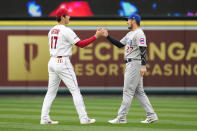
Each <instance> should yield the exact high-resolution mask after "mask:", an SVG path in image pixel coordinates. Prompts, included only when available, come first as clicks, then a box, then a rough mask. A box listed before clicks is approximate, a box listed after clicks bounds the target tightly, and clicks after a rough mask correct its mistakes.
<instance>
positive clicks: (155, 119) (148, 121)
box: [141, 117, 158, 124]
mask: <svg viewBox="0 0 197 131" xmlns="http://www.w3.org/2000/svg"><path fill="white" fill-rule="evenodd" d="M157 120H158V118H157V117H155V118H146V120H144V121H141V123H145V124H149V123H153V122H155V121H157Z"/></svg>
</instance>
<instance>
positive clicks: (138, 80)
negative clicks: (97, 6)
mask: <svg viewBox="0 0 197 131" xmlns="http://www.w3.org/2000/svg"><path fill="white" fill-rule="evenodd" d="M127 20H128V22H127V23H128V28H129V29H131V31H130V32H128V33H127V35H126V36H125V37H123V38H122V40H120V42H119V41H117V40H115V39H114V38H112V37H111V36H109V35H108V32H107V30H104V36H105V37H107V39H108V40H109V41H110V42H111V43H112V44H114V45H115V46H117V47H118V48H122V47H124V46H125V55H124V58H125V63H126V69H125V74H124V88H123V100H122V104H121V106H120V109H119V111H118V116H117V118H115V119H113V120H109V121H108V122H109V123H112V124H119V123H127V120H126V115H127V114H128V112H129V109H130V105H131V102H132V99H133V97H134V96H136V97H137V99H138V100H139V102H140V103H141V105H142V106H143V108H144V110H145V111H146V117H147V118H146V119H145V120H144V121H141V123H152V122H154V121H157V120H158V117H157V115H156V113H155V112H154V110H153V108H152V106H151V104H150V101H149V99H148V97H147V96H146V94H145V92H144V89H143V75H144V73H145V72H146V47H147V45H146V37H145V34H144V32H143V30H142V29H141V28H140V21H141V17H140V16H139V15H138V14H132V15H130V16H129V17H128V18H127Z"/></svg>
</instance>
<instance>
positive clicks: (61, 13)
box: [56, 8, 69, 18]
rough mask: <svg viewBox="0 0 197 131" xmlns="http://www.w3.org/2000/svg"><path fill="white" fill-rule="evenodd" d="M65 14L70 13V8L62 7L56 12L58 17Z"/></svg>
mask: <svg viewBox="0 0 197 131" xmlns="http://www.w3.org/2000/svg"><path fill="white" fill-rule="evenodd" d="M63 15H69V13H68V10H67V9H66V8H60V9H58V10H57V12H56V17H57V18H60V17H61V16H63Z"/></svg>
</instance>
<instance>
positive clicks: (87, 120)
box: [80, 118, 96, 124]
mask: <svg viewBox="0 0 197 131" xmlns="http://www.w3.org/2000/svg"><path fill="white" fill-rule="evenodd" d="M95 122H96V120H95V119H90V118H86V119H82V120H80V123H81V124H91V123H95Z"/></svg>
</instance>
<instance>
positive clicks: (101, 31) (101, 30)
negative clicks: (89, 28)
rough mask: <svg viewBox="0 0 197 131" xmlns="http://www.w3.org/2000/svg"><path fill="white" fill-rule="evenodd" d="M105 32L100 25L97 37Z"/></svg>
mask: <svg viewBox="0 0 197 131" xmlns="http://www.w3.org/2000/svg"><path fill="white" fill-rule="evenodd" d="M103 33H104V31H103V28H101V27H99V28H98V29H97V31H96V34H95V37H96V38H99V37H101V36H103Z"/></svg>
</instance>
